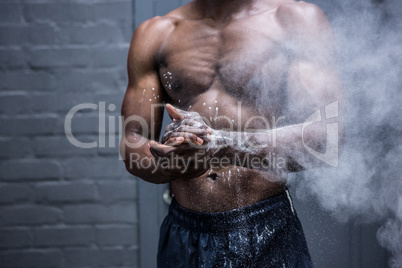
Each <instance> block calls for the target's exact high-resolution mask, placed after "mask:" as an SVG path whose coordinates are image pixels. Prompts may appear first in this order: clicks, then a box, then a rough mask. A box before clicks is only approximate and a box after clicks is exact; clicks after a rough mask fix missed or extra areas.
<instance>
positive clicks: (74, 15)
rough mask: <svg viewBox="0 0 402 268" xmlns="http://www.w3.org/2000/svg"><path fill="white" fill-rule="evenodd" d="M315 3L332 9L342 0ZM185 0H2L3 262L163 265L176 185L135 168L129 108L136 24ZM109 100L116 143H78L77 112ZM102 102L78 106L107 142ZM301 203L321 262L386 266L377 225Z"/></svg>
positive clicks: (83, 133) (80, 119)
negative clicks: (123, 117) (135, 172)
mask: <svg viewBox="0 0 402 268" xmlns="http://www.w3.org/2000/svg"><path fill="white" fill-rule="evenodd" d="M315 3H316V4H318V5H320V6H321V7H322V8H323V9H324V11H326V12H327V13H329V16H330V13H331V10H333V9H336V8H337V4H336V1H326V2H324V1H315ZM182 4H184V1H179V0H176V1H174V0H154V1H146V0H141V1H139V0H138V1H131V0H117V1H105V0H96V1H93V0H74V1H51V0H41V1H35V0H32V1H22V0H20V1H0V89H1V92H0V113H1V114H0V148H1V150H0V267H39V268H45V267H65V268H70V267H144V268H145V267H153V266H154V263H155V262H154V259H155V252H156V248H155V246H156V244H155V243H156V239H157V237H158V228H159V224H160V221H161V220H162V218H163V216H164V215H165V213H166V208H167V205H166V204H165V203H164V201H163V198H162V193H163V192H164V190H165V189H166V186H154V185H151V184H147V183H144V182H142V181H140V180H138V179H136V178H134V177H132V176H130V175H129V174H128V173H127V172H126V170H125V168H124V165H123V163H122V161H121V160H119V156H118V150H117V147H118V121H119V118H118V115H119V109H120V106H121V101H122V98H123V94H124V92H125V87H126V83H127V76H126V67H125V66H126V56H127V51H128V48H129V42H130V39H131V35H132V33H133V30H134V29H135V27H136V26H138V25H139V23H140V22H142V21H144V20H146V19H148V18H150V17H152V16H155V15H163V14H165V13H166V12H168V11H169V10H171V9H173V8H176V7H178V6H180V5H182ZM100 102H105V105H106V107H107V106H108V105H109V104H114V105H115V106H116V109H115V111H114V112H109V111H108V113H107V116H110V117H112V118H114V120H115V122H114V124H109V123H108V122H107V123H106V127H107V129H108V127H109V126H110V125H114V127H115V131H111V132H110V131H108V132H107V134H108V135H107V136H106V147H105V148H93V149H80V148H77V147H74V146H73V145H71V144H70V143H69V141H68V140H67V138H66V135H65V132H64V120H65V117H66V114H67V112H68V111H69V110H70V109H71V108H72V107H74V106H75V105H77V104H81V103H93V104H97V105H98V107H99V105H100ZM98 110H99V109H98ZM98 110H91V109H85V110H82V111H80V112H79V113H77V114H76V115H75V117H74V118H73V121H72V126H73V133H74V135H75V137H76V138H77V139H79V140H81V141H98V137H99V135H98V134H99V127H98V126H99V122H98V120H99V116H98ZM107 120H109V118H108V117H107ZM111 133H115V134H116V136H115V137H112V141H114V142H109V135H110V134H111ZM113 145H114V147H113ZM295 206H296V208H297V211H298V213H299V216H300V218H301V220H302V223H303V226H304V229H305V232H306V237H307V239H308V243H309V247H310V249H311V254H312V257H313V259H314V262H315V263H316V265H317V267H324V268H331V267H334V268H337V267H362V268H363V267H364V268H367V267H386V262H387V253H386V252H385V251H383V250H382V249H381V248H380V247H379V246H378V243H377V242H376V238H375V235H376V230H377V226H376V225H367V224H365V225H361V224H357V223H355V222H349V223H346V224H339V223H337V222H336V221H335V220H334V219H333V218H331V217H330V215H329V213H328V212H325V211H323V210H322V209H321V208H320V207H319V205H318V204H317V202H316V201H315V200H313V199H310V200H305V199H304V200H298V199H297V198H295Z"/></svg>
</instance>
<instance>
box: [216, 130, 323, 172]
mask: <svg viewBox="0 0 402 268" xmlns="http://www.w3.org/2000/svg"><path fill="white" fill-rule="evenodd" d="M326 137H327V133H326V128H325V127H322V126H320V125H319V124H316V125H312V126H309V128H308V129H303V124H296V125H289V126H285V127H282V128H276V129H272V130H266V131H265V130H264V131H256V132H227V131H220V130H217V131H214V132H213V133H212V141H211V143H210V145H209V149H210V150H211V151H212V152H213V155H214V156H215V157H217V158H220V157H226V158H227V157H229V158H230V160H231V161H232V164H235V165H240V166H245V167H248V168H255V169H267V168H268V169H276V170H278V169H281V170H283V171H286V172H296V171H300V170H303V169H309V168H314V167H320V166H322V165H323V163H322V161H320V160H319V159H317V158H316V157H315V156H313V155H312V154H311V153H309V151H308V150H307V149H306V147H307V146H308V147H310V148H314V150H315V151H321V149H322V148H325V147H326ZM264 161H265V163H264ZM268 162H269V163H268ZM267 164H269V165H267Z"/></svg>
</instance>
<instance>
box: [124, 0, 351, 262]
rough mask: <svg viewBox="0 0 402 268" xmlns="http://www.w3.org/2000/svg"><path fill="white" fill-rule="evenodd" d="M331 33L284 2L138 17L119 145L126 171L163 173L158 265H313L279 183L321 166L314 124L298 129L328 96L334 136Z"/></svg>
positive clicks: (320, 130) (338, 97)
mask: <svg viewBox="0 0 402 268" xmlns="http://www.w3.org/2000/svg"><path fill="white" fill-rule="evenodd" d="M331 39H332V37H331V30H330V27H329V23H328V21H327V19H326V17H325V15H324V14H323V12H322V11H321V10H320V9H319V8H318V7H316V6H314V5H312V4H307V3H304V2H296V1H293V0H219V1H217V0H194V1H193V2H190V3H188V4H186V5H184V6H182V7H180V8H178V9H176V10H174V11H172V12H170V13H168V14H166V15H165V16H163V17H155V18H152V19H150V20H148V21H146V22H144V23H142V24H141V25H140V26H139V27H138V29H137V30H136V32H135V34H134V36H133V39H132V42H131V47H130V51H129V56H128V75H129V84H128V88H127V92H126V94H125V97H124V101H123V105H122V115H123V117H124V119H125V124H124V133H125V136H124V137H123V138H122V142H121V146H120V150H121V154H122V156H123V158H124V161H125V164H126V167H127V170H128V171H129V172H130V173H131V174H133V175H135V176H138V177H140V178H142V179H144V180H146V181H148V182H151V183H167V182H171V183H172V193H173V196H174V198H173V201H172V204H171V206H170V210H169V214H168V216H167V217H166V219H165V221H164V223H163V225H162V227H161V236H160V242H159V251H158V267H312V262H311V259H310V256H309V253H308V249H307V246H306V242H305V239H304V234H303V231H302V229H301V225H300V222H299V221H298V218H297V215H296V214H295V212H294V209H293V206H292V204H291V200H290V197H289V194H288V192H287V190H286V186H285V183H286V174H287V173H289V172H297V171H300V170H303V169H307V168H312V167H318V166H322V165H323V162H322V161H320V160H319V159H317V158H316V157H314V156H313V155H312V154H311V153H309V152H308V151H307V150H306V145H307V146H309V147H310V148H314V149H315V150H317V151H320V150H321V151H322V150H323V149H324V148H325V147H326V138H327V133H326V127H325V126H323V125H321V124H312V125H310V126H309V127H308V128H306V129H304V127H303V122H305V121H306V119H307V118H308V117H309V116H310V115H311V114H313V113H314V112H315V111H317V110H320V109H321V110H322V111H324V110H323V108H324V107H325V106H328V105H329V104H331V105H332V106H331V107H332V108H333V107H335V106H334V104H335V105H336V108H337V115H338V118H337V119H338V121H337V122H338V123H339V128H338V130H339V135H338V136H337V138H339V144H342V141H343V124H342V120H341V118H342V116H343V112H342V111H343V106H344V102H343V94H342V89H341V85H340V82H339V80H338V78H337V75H336V71H335V68H334V55H333V54H334V52H333V47H332V45H331V44H332V43H331V41H332V40H331ZM164 103H167V104H166V109H167V111H168V113H169V114H170V116H171V117H172V118H173V121H174V122H173V123H172V124H170V125H169V126H168V127H167V128H166V130H165V133H164V136H163V138H162V141H161V142H158V141H157V140H156V139H158V137H159V134H160V131H161V124H162V115H163V106H164V105H163V104H164ZM338 108H339V110H338ZM268 156H269V157H270V160H269V161H268V160H267V159H268ZM173 157H176V158H175V159H181V160H182V161H176V162H173V161H172V159H174V158H173ZM139 159H141V160H144V161H141V162H140V163H142V164H141V165H139V164H138V163H139V161H138V160H139ZM168 159H170V162H169V165H161V163H164V162H163V161H161V160H168ZM222 159H224V160H225V161H219V160H222ZM275 159H276V160H277V161H276V163H275V164H274V162H275ZM216 160H218V161H216ZM258 160H261V161H260V162H258ZM185 161H187V162H185ZM264 161H265V162H264ZM267 162H269V165H267ZM186 163H187V164H186ZM264 164H265V165H264Z"/></svg>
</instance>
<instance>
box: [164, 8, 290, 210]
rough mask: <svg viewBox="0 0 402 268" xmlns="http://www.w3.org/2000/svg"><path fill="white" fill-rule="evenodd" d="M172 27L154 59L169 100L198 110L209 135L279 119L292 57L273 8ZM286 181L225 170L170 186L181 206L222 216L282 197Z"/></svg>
mask: <svg viewBox="0 0 402 268" xmlns="http://www.w3.org/2000/svg"><path fill="white" fill-rule="evenodd" d="M174 24H175V27H174V30H173V31H172V32H171V33H170V34H169V37H168V38H167V39H166V40H165V41H164V42H163V44H162V46H161V47H160V50H159V52H158V58H157V60H158V66H159V78H160V81H161V83H162V85H163V87H164V89H165V91H166V93H167V95H168V98H169V100H168V102H170V103H171V104H173V105H174V106H177V107H179V108H181V109H183V110H191V111H196V112H198V113H199V114H200V115H201V116H203V117H204V120H205V122H206V123H207V124H208V125H210V126H211V127H212V128H213V129H231V130H233V131H245V130H248V131H250V130H253V129H267V128H270V127H272V125H273V121H274V120H276V119H278V118H279V117H280V116H285V115H286V114H285V113H286V109H287V98H286V96H287V84H286V81H287V72H288V66H289V62H290V60H291V59H290V55H289V53H288V52H287V50H286V47H285V46H284V43H285V38H286V32H285V31H284V30H283V28H282V27H281V24H280V23H279V22H278V18H277V12H276V8H273V9H266V10H264V9H262V10H260V11H256V12H255V13H253V14H249V15H245V16H242V17H240V18H237V19H234V20H232V21H230V22H229V23H222V24H216V23H214V22H213V21H212V20H211V19H208V18H205V19H192V18H191V17H187V18H177V19H174ZM222 116H224V117H222ZM253 117H254V118H255V119H254V120H250V118H253ZM262 118H264V119H265V120H263V119H262ZM267 122H268V125H267ZM285 179H286V177H285V176H284V175H283V174H281V175H280V174H279V173H276V172H270V171H269V172H268V171H259V170H253V169H247V168H242V167H238V166H231V167H230V168H216V169H211V170H209V171H207V172H206V173H205V174H203V175H202V176H200V177H198V178H195V179H188V180H185V179H181V180H174V181H173V182H172V188H173V194H174V196H175V198H176V200H177V201H178V202H179V204H181V205H182V206H184V207H186V208H189V209H192V210H197V211H225V210H230V209H234V208H237V207H242V206H246V205H250V204H252V203H255V202H257V201H260V200H263V199H265V198H268V197H270V196H273V195H275V194H277V193H278V192H281V191H283V190H284V189H285V186H284V183H285Z"/></svg>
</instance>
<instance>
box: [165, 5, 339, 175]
mask: <svg viewBox="0 0 402 268" xmlns="http://www.w3.org/2000/svg"><path fill="white" fill-rule="evenodd" d="M281 16H282V17H281ZM278 17H279V20H281V21H284V27H285V28H286V27H288V28H289V29H288V30H287V32H289V33H290V37H289V39H288V40H289V42H288V44H297V47H291V46H290V48H289V50H290V51H291V53H292V56H293V57H292V62H291V65H290V66H289V72H288V74H289V75H288V92H287V98H288V114H287V115H286V116H287V118H286V119H288V121H289V120H290V122H291V124H290V125H288V126H285V127H281V128H275V129H270V130H262V131H257V132H247V130H245V132H241V133H240V132H227V131H221V130H212V135H211V141H210V142H208V147H207V148H208V149H209V152H210V155H211V156H215V157H217V158H223V157H225V158H228V157H229V158H230V160H231V162H232V163H233V164H236V165H242V166H246V167H248V168H261V166H258V165H257V166H253V164H252V163H250V162H248V161H243V160H244V159H246V158H247V159H260V160H262V159H264V158H267V156H268V155H275V157H276V158H279V157H281V158H282V159H284V163H285V166H283V169H284V170H285V171H288V172H292V171H299V170H302V169H306V168H312V167H320V166H323V163H327V164H329V165H332V166H335V165H336V164H337V157H338V154H339V151H338V149H339V148H340V147H342V145H343V137H344V127H343V116H344V97H343V92H342V86H341V84H340V82H339V79H338V77H337V74H336V71H335V66H334V64H335V63H334V62H335V60H334V51H333V47H332V36H331V29H330V27H329V23H328V21H327V19H326V17H325V15H324V14H323V13H322V11H321V10H319V9H318V8H317V7H315V6H312V5H308V4H301V6H300V5H299V6H298V7H297V9H295V8H293V7H292V8H291V10H286V7H285V10H281V11H280V12H279V14H278ZM289 19H292V20H293V21H289ZM286 24H287V25H286ZM320 110H322V112H324V113H325V114H323V118H324V119H325V118H330V117H337V118H333V119H331V120H332V121H336V123H334V122H331V124H330V125H328V126H330V127H329V128H328V129H327V126H326V125H321V124H318V123H315V124H313V123H311V124H310V121H311V122H312V121H314V120H313V119H315V118H314V117H309V116H310V115H314V116H316V117H317V118H318V117H319V116H320V112H319V111H320ZM316 111H318V113H315V112H316ZM318 121H320V120H318ZM332 123H333V124H332ZM336 128H337V129H336ZM334 132H336V133H334ZM327 135H328V139H327ZM178 136H185V135H184V134H183V131H182V133H180V131H178V132H176V133H174V134H173V135H167V137H166V138H165V139H169V138H170V137H178ZM327 140H328V141H327ZM324 148H326V149H327V150H326V152H325V153H321V152H320V151H321V150H320V149H324ZM259 163H262V161H260V162H259Z"/></svg>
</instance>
